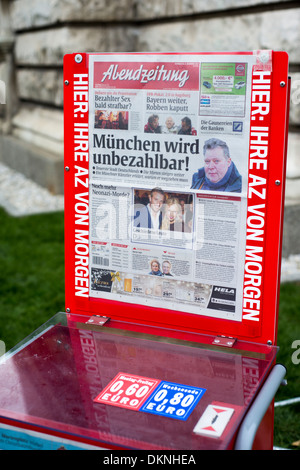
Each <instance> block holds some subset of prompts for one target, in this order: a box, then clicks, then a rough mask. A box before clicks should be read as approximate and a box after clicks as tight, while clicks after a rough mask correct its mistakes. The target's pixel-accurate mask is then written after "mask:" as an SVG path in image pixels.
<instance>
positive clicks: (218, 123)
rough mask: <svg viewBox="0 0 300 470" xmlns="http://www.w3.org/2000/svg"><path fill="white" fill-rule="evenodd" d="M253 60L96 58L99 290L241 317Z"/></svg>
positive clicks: (94, 193)
mask: <svg viewBox="0 0 300 470" xmlns="http://www.w3.org/2000/svg"><path fill="white" fill-rule="evenodd" d="M252 61H253V59H252V56H251V55H226V56H224V55H204V54H203V55H200V54H190V55H188V54H187V55H181V54H158V55H152V54H136V55H135V54H132V55H126V54H120V55H117V54H109V55H105V54H104V55H98V54H95V55H90V57H89V70H90V73H89V153H90V163H89V165H90V170H89V173H90V180H89V181H90V188H89V194H90V196H89V197H90V279H91V283H90V293H89V294H90V297H94V298H97V297H99V298H107V299H111V300H117V301H121V302H128V303H134V304H141V305H149V306H152V307H159V308H165V309H171V310H176V311H182V312H188V313H192V314H196V315H206V316H210V317H216V318H226V319H230V320H234V321H241V311H242V306H241V305H239V300H238V299H242V295H241V292H242V288H243V285H242V279H243V265H244V251H245V240H246V234H245V220H246V210H247V190H248V153H249V127H250V94H251V74H252Z"/></svg>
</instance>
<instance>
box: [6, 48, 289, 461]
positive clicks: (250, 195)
mask: <svg viewBox="0 0 300 470" xmlns="http://www.w3.org/2000/svg"><path fill="white" fill-rule="evenodd" d="M64 91H65V95H64V115H65V124H64V126H65V160H64V161H65V271H66V275H65V279H66V311H65V312H61V313H58V314H56V315H55V316H54V317H53V318H52V319H50V320H49V321H48V322H47V323H46V324H45V325H43V326H42V327H41V328H40V329H38V330H37V331H35V332H34V333H33V334H32V335H31V337H29V338H26V339H25V340H24V341H23V342H22V344H20V345H18V346H17V347H16V348H14V349H13V350H12V351H10V352H8V353H7V354H5V355H4V356H3V357H2V359H1V367H0V447H1V448H3V449H10V448H14V449H15V448H21V449H22V448H26V449H50V448H51V449H57V448H66V449H73V448H89V449H90V448H96V449H126V450H129V449H131V450H132V449H142V450H148V451H149V450H160V451H162V452H163V451H167V450H168V451H172V450H190V451H191V450H200V449H247V448H249V449H251V448H258V449H272V446H273V398H274V395H275V393H276V391H277V389H278V387H279V385H280V383H281V381H282V379H283V377H284V375H285V369H284V367H282V366H281V365H279V364H276V353H277V350H278V346H277V316H278V297H279V283H280V262H281V239H282V225H283V208H284V186H285V165H286V148H287V124H288V100H289V79H288V57H287V54H286V53H284V52H274V51H254V52H232V53H190V54H189V53H185V54H178V53H155V54H154V53H131V54H125V53H121V54H117V53H105V54H96V53H90V54H86V53H84V54H69V55H66V56H65V61H64Z"/></svg>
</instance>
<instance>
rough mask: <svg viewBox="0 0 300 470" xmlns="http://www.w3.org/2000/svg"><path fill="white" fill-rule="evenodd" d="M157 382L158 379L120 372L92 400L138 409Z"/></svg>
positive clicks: (158, 381)
mask: <svg viewBox="0 0 300 470" xmlns="http://www.w3.org/2000/svg"><path fill="white" fill-rule="evenodd" d="M159 383H160V380H156V379H150V378H148V377H140V376H137V375H131V374H124V373H122V372H120V373H119V374H118V375H117V376H116V377H115V378H114V379H113V380H112V381H111V382H110V383H109V384H108V385H107V386H106V387H105V388H104V390H102V392H101V393H100V394H99V395H98V396H97V397H96V398H95V399H94V401H95V402H97V403H106V404H107V405H113V406H119V407H121V408H127V409H131V410H138V409H139V408H140V407H141V405H142V404H143V403H144V402H145V400H147V398H148V397H149V395H150V394H151V393H152V391H153V390H154V389H155V387H156V386H157V385H158V384H159Z"/></svg>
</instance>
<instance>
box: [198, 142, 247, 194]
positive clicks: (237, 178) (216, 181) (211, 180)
mask: <svg viewBox="0 0 300 470" xmlns="http://www.w3.org/2000/svg"><path fill="white" fill-rule="evenodd" d="M203 156H204V166H203V167H202V168H200V169H199V170H198V171H197V172H196V173H194V175H193V179H192V185H191V189H203V190H209V191H226V192H234V193H240V192H241V191H242V177H241V175H240V173H239V171H238V169H237V167H236V166H235V164H234V162H233V161H232V159H231V156H230V152H229V148H228V145H227V144H226V142H224V141H222V140H220V139H216V138H212V139H209V140H207V141H206V142H205V143H204V146H203Z"/></svg>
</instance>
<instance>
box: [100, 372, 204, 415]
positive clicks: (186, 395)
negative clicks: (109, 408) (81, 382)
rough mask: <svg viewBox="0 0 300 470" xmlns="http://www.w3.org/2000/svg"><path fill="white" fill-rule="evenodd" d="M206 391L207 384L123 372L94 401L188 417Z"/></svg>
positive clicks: (147, 411)
mask: <svg viewBox="0 0 300 470" xmlns="http://www.w3.org/2000/svg"><path fill="white" fill-rule="evenodd" d="M204 393H205V389H204V388H198V387H193V386H189V385H183V384H177V383H173V382H166V381H161V380H156V379H151V378H148V377H140V376H137V375H132V374H125V373H121V372H120V373H119V374H118V375H117V376H116V377H115V378H114V379H113V380H112V381H111V382H110V383H109V384H108V385H107V386H106V387H105V388H104V390H102V392H101V393H100V394H99V395H98V396H97V397H96V398H95V400H94V401H95V402H97V403H106V404H107V405H113V406H119V407H121V408H127V409H131V410H136V411H143V412H146V413H152V414H156V415H160V416H167V417H170V418H175V419H181V420H186V419H187V418H188V417H189V415H190V414H191V412H192V410H193V409H194V408H195V406H196V404H197V403H198V402H199V400H200V398H201V397H202V396H203V395H204Z"/></svg>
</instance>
